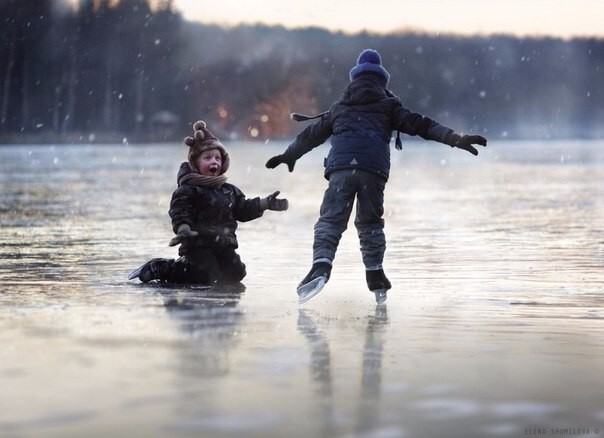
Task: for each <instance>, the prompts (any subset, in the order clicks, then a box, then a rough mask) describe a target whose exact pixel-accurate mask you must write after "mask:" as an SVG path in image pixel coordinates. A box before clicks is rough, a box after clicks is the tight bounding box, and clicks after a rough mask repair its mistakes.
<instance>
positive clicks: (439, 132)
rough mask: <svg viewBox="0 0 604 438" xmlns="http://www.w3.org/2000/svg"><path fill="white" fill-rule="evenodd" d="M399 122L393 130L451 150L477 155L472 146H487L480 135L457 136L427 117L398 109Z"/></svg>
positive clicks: (485, 140)
mask: <svg viewBox="0 0 604 438" xmlns="http://www.w3.org/2000/svg"><path fill="white" fill-rule="evenodd" d="M397 120H399V123H398V125H397V126H396V127H395V129H398V130H399V131H401V132H404V133H405V134H409V135H419V136H420V137H422V138H425V139H426V140H434V141H438V142H440V143H444V144H447V145H449V146H451V147H453V148H459V149H463V150H466V151H468V152H470V153H471V154H472V155H478V150H477V149H476V148H475V147H474V146H473V145H474V144H478V145H481V146H486V145H487V139H486V138H484V137H483V136H481V135H459V134H457V133H456V132H455V131H453V130H452V129H451V128H448V127H447V126H445V125H441V124H440V123H438V122H436V121H435V120H432V119H431V118H429V117H426V116H423V115H421V114H418V113H412V112H410V111H409V110H407V109H405V108H403V107H400V108H399V113H398V116H397Z"/></svg>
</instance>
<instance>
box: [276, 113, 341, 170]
mask: <svg viewBox="0 0 604 438" xmlns="http://www.w3.org/2000/svg"><path fill="white" fill-rule="evenodd" d="M330 136H331V121H330V120H329V116H328V114H325V115H324V116H323V117H321V120H319V121H318V122H316V123H313V124H312V125H309V126H307V127H306V128H305V129H304V130H303V131H302V132H301V133H300V134H298V136H297V137H296V139H295V140H294V141H293V142H292V143H291V144H290V145H289V147H288V148H287V149H286V150H285V152H284V153H282V154H280V155H276V156H274V157H272V158H271V159H269V160H268V161H267V162H266V167H267V168H269V169H274V168H275V167H277V166H278V165H279V164H281V163H285V164H287V167H288V169H289V171H290V172H293V170H294V166H295V165H296V161H297V160H298V158H300V157H301V156H302V155H304V154H305V153H307V152H309V151H311V150H312V149H314V148H316V147H317V146H319V145H321V144H323V143H325V141H327V139H328V138H329V137H330Z"/></svg>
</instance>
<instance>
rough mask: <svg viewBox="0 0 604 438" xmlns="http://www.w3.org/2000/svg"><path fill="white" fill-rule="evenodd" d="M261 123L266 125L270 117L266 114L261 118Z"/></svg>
mask: <svg viewBox="0 0 604 438" xmlns="http://www.w3.org/2000/svg"><path fill="white" fill-rule="evenodd" d="M260 121H261V122H262V123H266V122H268V115H266V114H262V116H261V117H260Z"/></svg>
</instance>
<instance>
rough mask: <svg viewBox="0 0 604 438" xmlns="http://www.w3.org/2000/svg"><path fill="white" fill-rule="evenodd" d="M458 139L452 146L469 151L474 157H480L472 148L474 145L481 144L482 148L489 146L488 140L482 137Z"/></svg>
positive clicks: (471, 136)
mask: <svg viewBox="0 0 604 438" xmlns="http://www.w3.org/2000/svg"><path fill="white" fill-rule="evenodd" d="M458 137H459V138H458V139H457V140H456V141H455V142H453V144H451V145H450V146H451V147H453V148H459V149H463V150H465V151H468V152H469V153H471V154H472V155H478V151H477V150H476V148H475V147H474V146H472V145H473V144H479V145H481V146H486V145H487V139H486V138H484V137H483V136H481V135H461V136H458Z"/></svg>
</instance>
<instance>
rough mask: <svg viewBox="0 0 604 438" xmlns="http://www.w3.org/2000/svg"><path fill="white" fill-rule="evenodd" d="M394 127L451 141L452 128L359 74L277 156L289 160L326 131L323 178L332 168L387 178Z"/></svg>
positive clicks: (320, 139) (322, 139)
mask: <svg viewBox="0 0 604 438" xmlns="http://www.w3.org/2000/svg"><path fill="white" fill-rule="evenodd" d="M397 130H398V131H400V132H402V133H405V134H408V135H419V136H420V137H423V138H425V139H427V140H435V141H439V142H441V143H445V144H451V143H452V142H453V141H454V136H457V135H456V134H455V133H454V132H453V130H452V129H450V128H447V127H446V126H443V125H441V124H439V123H437V122H435V121H434V120H432V119H429V118H428V117H424V116H422V115H421V114H417V113H412V112H411V111H409V110H408V109H406V108H404V107H403V105H402V104H401V101H400V99H399V98H398V97H396V96H395V95H393V94H392V93H391V92H390V91H388V90H387V89H386V88H385V87H384V84H383V80H382V79H381V78H380V77H379V76H377V75H373V74H362V75H359V76H358V77H357V78H355V79H354V80H352V81H351V82H350V84H348V86H347V87H346V89H345V90H344V92H343V94H342V96H341V98H340V100H339V101H337V102H335V103H334V104H333V105H332V106H331V108H330V109H329V112H328V113H326V114H325V115H324V116H322V117H321V119H320V120H319V121H318V122H316V123H314V124H312V125H309V126H308V127H307V128H306V129H305V130H303V131H302V132H301V133H300V134H299V135H298V136H297V137H296V139H295V141H294V142H293V143H292V144H291V145H290V146H289V147H288V148H287V150H286V151H285V153H284V154H283V155H284V156H285V157H287V158H288V159H292V160H293V161H295V160H297V159H298V158H300V157H301V156H302V155H304V154H305V153H307V152H308V151H310V150H311V149H313V148H315V147H317V146H319V145H321V144H322V143H324V142H325V141H326V140H327V139H328V138H329V137H330V136H331V137H332V138H331V150H330V151H329V155H328V157H327V160H326V163H325V177H326V178H327V179H329V175H330V174H331V173H332V172H333V171H335V170H339V169H354V168H357V169H363V170H366V171H369V172H371V173H374V174H376V175H379V176H381V177H383V178H384V179H385V180H388V176H389V174H390V139H391V136H392V131H397Z"/></svg>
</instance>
